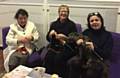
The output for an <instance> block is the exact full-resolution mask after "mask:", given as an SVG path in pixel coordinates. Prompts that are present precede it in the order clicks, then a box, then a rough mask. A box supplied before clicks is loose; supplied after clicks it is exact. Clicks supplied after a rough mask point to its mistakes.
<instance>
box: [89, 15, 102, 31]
mask: <svg viewBox="0 0 120 78" xmlns="http://www.w3.org/2000/svg"><path fill="white" fill-rule="evenodd" d="M89 22H90V27H91V28H92V29H94V30H98V29H100V28H101V26H102V22H101V19H100V18H99V17H98V16H91V17H90V19H89Z"/></svg>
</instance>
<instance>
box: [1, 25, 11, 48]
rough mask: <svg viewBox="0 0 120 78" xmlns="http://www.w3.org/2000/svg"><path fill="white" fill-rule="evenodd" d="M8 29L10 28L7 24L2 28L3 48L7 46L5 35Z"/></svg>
mask: <svg viewBox="0 0 120 78" xmlns="http://www.w3.org/2000/svg"><path fill="white" fill-rule="evenodd" d="M9 29H10V27H9V26H7V27H4V28H2V45H3V49H5V48H6V47H7V44H6V36H7V33H8V31H9Z"/></svg>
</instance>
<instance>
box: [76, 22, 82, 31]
mask: <svg viewBox="0 0 120 78" xmlns="http://www.w3.org/2000/svg"><path fill="white" fill-rule="evenodd" d="M76 29H77V32H78V33H81V32H82V28H81V24H78V23H76Z"/></svg>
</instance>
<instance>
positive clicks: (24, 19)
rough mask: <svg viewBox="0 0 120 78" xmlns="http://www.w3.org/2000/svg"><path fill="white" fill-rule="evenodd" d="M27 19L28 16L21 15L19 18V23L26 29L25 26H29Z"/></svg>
mask: <svg viewBox="0 0 120 78" xmlns="http://www.w3.org/2000/svg"><path fill="white" fill-rule="evenodd" d="M27 19H28V17H27V16H26V15H21V14H20V15H19V16H18V18H17V22H18V24H19V25H20V26H21V27H23V28H24V27H25V25H26V24H27Z"/></svg>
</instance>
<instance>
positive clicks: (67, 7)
mask: <svg viewBox="0 0 120 78" xmlns="http://www.w3.org/2000/svg"><path fill="white" fill-rule="evenodd" d="M62 7H65V8H66V9H67V10H68V13H69V6H67V5H60V6H59V8H58V12H60V9H61V8H62Z"/></svg>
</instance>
